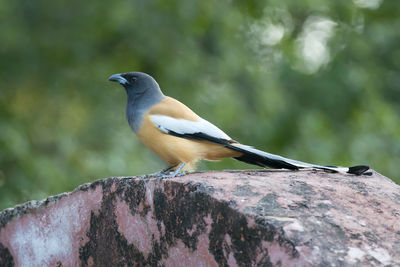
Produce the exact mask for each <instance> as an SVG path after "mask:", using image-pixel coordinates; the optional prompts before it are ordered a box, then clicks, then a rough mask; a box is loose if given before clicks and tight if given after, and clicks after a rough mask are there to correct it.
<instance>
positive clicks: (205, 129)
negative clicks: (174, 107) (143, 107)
mask: <svg viewBox="0 0 400 267" xmlns="http://www.w3.org/2000/svg"><path fill="white" fill-rule="evenodd" d="M150 120H151V121H152V122H153V123H154V124H155V125H156V126H157V127H158V129H160V131H162V132H164V133H168V132H169V131H173V132H175V133H178V134H195V133H203V134H207V135H209V136H212V137H215V138H221V139H226V140H231V138H230V137H229V136H228V135H227V134H226V133H224V132H223V131H222V130H221V129H219V128H218V127H217V126H215V125H214V124H212V123H210V122H208V121H206V120H204V119H200V121H189V120H184V119H175V118H172V117H169V116H164V115H150Z"/></svg>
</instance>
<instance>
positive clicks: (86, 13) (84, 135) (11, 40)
mask: <svg viewBox="0 0 400 267" xmlns="http://www.w3.org/2000/svg"><path fill="white" fill-rule="evenodd" d="M399 29H400V5H399V3H398V2H397V1H389V0H386V1H383V0H353V1H344V0H341V1H322V0H302V1H278V0H271V1H255V0H251V1H235V0H229V1H227V0H202V1H176V0H163V1H161V0H146V1H132V0H129V1H128V0H115V1H104V0H103V1H78V0H58V1H45V0H36V1H28V0H12V1H7V0H3V1H0V30H1V31H0V33H1V34H0V44H1V46H0V58H1V61H0V209H4V208H6V207H10V206H13V205H15V204H17V203H21V202H24V201H27V200H30V199H42V198H45V197H46V196H48V195H51V194H58V193H61V192H63V191H68V190H72V189H73V188H75V187H77V186H78V185H80V184H82V183H85V182H90V181H93V180H95V179H100V178H104V177H109V176H128V175H140V174H145V173H150V172H155V171H158V170H160V169H161V168H164V167H165V166H166V165H165V164H164V163H163V162H162V161H161V160H159V159H158V158H157V157H156V156H155V155H153V154H152V153H151V152H150V151H148V150H147V149H146V148H145V147H144V146H143V145H141V144H140V143H139V142H138V140H137V138H136V137H135V136H134V134H133V133H132V132H131V130H130V128H129V126H128V124H127V122H126V121H125V102H126V96H125V92H124V90H123V88H122V87H120V86H119V85H117V84H115V83H110V82H108V81H107V78H108V77H109V76H110V75H111V74H114V73H119V72H127V71H132V70H136V71H143V72H147V73H149V74H151V75H152V76H153V77H155V78H156V79H157V81H158V82H159V84H160V86H161V88H162V89H163V91H164V93H165V94H167V95H170V96H172V97H175V98H177V99H179V100H181V101H182V102H184V103H186V104H187V105H188V106H190V107H191V108H192V109H193V110H195V111H196V112H197V113H198V114H200V115H201V116H202V117H203V118H205V119H207V120H209V121H211V122H213V123H214V124H216V125H218V126H219V127H220V128H221V129H223V130H224V131H226V132H227V133H228V134H229V135H230V136H231V137H232V138H234V139H236V140H238V141H240V142H242V143H245V144H249V145H253V146H256V147H257V148H260V149H263V150H266V151H269V152H272V153H276V154H280V155H283V156H286V157H290V158H294V159H298V160H302V161H307V162H312V163H318V164H328V165H334V164H335V165H344V166H349V165H354V164H368V165H370V166H371V167H372V168H374V169H375V170H377V171H378V172H381V173H382V174H384V175H386V176H388V177H389V178H391V179H393V180H394V181H396V182H397V183H399V182H400V179H399V174H398V173H399V171H398V166H399V164H400V123H399V113H400V30H399ZM228 168H229V169H231V168H238V169H239V168H240V169H243V168H254V167H253V166H250V165H245V164H243V163H240V162H237V161H234V160H231V159H227V160H223V161H221V162H219V163H203V164H202V165H201V166H200V169H201V170H205V169H214V170H215V169H228Z"/></svg>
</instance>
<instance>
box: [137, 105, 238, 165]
mask: <svg viewBox="0 0 400 267" xmlns="http://www.w3.org/2000/svg"><path fill="white" fill-rule="evenodd" d="M149 115H166V116H170V117H173V118H176V119H185V120H189V121H200V119H201V118H200V117H199V116H198V115H196V113H194V112H193V111H192V110H191V109H189V108H188V107H187V106H186V105H184V104H182V103H181V102H179V101H178V100H176V99H173V98H171V97H165V98H164V99H163V100H162V101H161V102H160V103H159V104H157V105H154V106H153V107H151V108H150V109H149V111H148V112H147V113H146V114H145V115H144V117H143V123H142V127H141V128H140V130H139V131H138V132H137V133H136V135H137V136H138V138H139V140H140V141H141V142H142V143H143V144H144V145H145V146H147V147H148V148H149V149H150V150H151V151H153V152H154V153H155V154H157V155H158V156H159V157H160V158H161V159H163V160H164V161H165V162H167V163H168V164H169V165H171V166H175V167H177V166H178V165H179V164H180V163H182V162H183V163H185V166H184V167H183V170H188V171H192V170H195V168H196V164H197V163H198V162H199V161H200V160H202V159H205V160H211V161H215V160H220V159H221V158H226V157H239V156H240V155H241V154H242V153H240V152H237V151H234V150H232V149H229V148H226V147H224V146H221V145H219V144H214V143H211V142H209V141H196V140H189V139H183V138H180V137H176V136H173V135H169V134H166V133H164V132H162V131H160V130H159V129H158V128H157V126H156V125H155V124H154V123H153V122H152V121H151V120H150V117H149Z"/></svg>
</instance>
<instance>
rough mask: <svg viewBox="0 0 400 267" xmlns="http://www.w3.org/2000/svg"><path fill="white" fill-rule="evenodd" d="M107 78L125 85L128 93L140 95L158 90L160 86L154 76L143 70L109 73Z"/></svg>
mask: <svg viewBox="0 0 400 267" xmlns="http://www.w3.org/2000/svg"><path fill="white" fill-rule="evenodd" d="M108 80H109V81H112V82H118V83H119V84H121V85H122V86H123V87H125V89H126V92H127V93H128V95H131V94H132V95H142V94H144V93H153V92H154V93H157V92H159V91H160V87H159V86H158V83H157V82H156V81H155V80H154V78H153V77H151V76H150V75H148V74H146V73H143V72H127V73H118V74H114V75H111V76H110V78H108Z"/></svg>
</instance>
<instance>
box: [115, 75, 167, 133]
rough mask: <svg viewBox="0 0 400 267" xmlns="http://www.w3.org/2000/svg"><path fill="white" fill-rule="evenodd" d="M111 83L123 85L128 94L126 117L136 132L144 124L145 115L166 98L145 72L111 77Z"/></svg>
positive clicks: (154, 81)
mask: <svg viewBox="0 0 400 267" xmlns="http://www.w3.org/2000/svg"><path fill="white" fill-rule="evenodd" d="M108 80H109V81H112V82H118V83H119V84H121V85H122V86H123V87H124V88H125V90H126V93H127V94H128V103H127V107H126V117H127V119H128V122H129V125H130V126H131V128H132V129H133V130H134V131H135V132H136V131H137V130H138V129H139V128H140V125H141V123H142V119H143V115H144V114H145V113H146V112H147V111H148V110H149V109H150V108H151V107H152V106H153V105H155V104H157V103H159V102H160V101H161V100H162V99H163V98H164V97H165V96H164V95H163V93H162V92H161V90H160V87H159V86H158V83H157V82H156V80H154V79H153V77H151V76H150V75H148V74H146V73H143V72H127V73H118V74H114V75H111V76H110V78H108Z"/></svg>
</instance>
